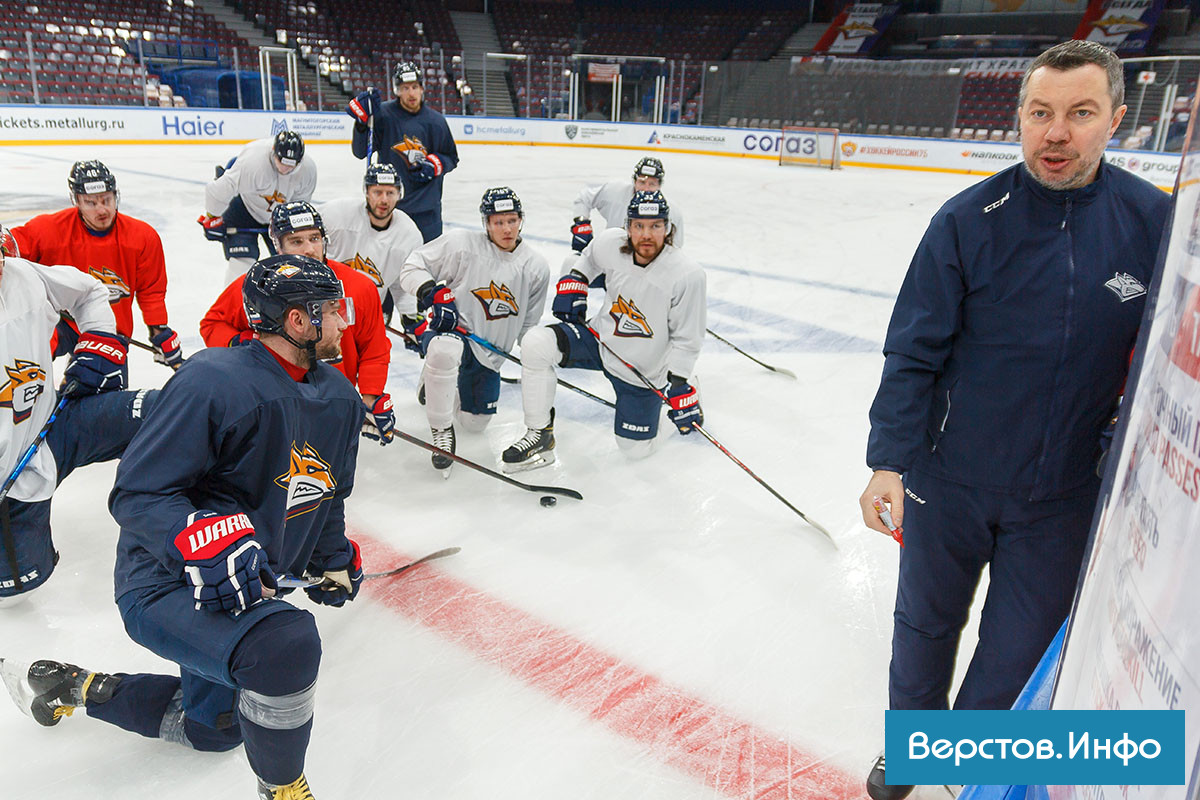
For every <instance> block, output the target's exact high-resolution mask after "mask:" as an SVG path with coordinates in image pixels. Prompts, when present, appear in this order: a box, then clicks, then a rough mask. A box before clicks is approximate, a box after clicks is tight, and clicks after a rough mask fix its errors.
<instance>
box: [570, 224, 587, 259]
mask: <svg viewBox="0 0 1200 800" xmlns="http://www.w3.org/2000/svg"><path fill="white" fill-rule="evenodd" d="M591 243H592V221H591V220H590V219H584V218H583V217H576V218H575V224H574V225H572V226H571V249H572V250H574V251H575V252H576V253H582V252H583V248H585V247H587V246H588V245H589V244H591Z"/></svg>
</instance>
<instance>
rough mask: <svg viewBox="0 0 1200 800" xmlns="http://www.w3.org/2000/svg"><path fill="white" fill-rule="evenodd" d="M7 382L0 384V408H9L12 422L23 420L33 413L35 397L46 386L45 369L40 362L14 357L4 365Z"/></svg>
mask: <svg viewBox="0 0 1200 800" xmlns="http://www.w3.org/2000/svg"><path fill="white" fill-rule="evenodd" d="M4 371H5V372H6V373H8V382H7V383H5V384H4V386H0V408H11V409H12V412H13V424H16V423H19V422H24V421H25V420H27V419H29V415H30V414H32V413H33V407H34V405H36V404H37V399H38V397H39V396H40V395H41V393H42V391H43V390H44V389H45V388H46V371H45V370H44V369H42V366H41V364H37V363H35V362H33V361H23V360H21V359H19V358H18V359H16V361H15V362H13V366H11V367H9V366H5V367H4Z"/></svg>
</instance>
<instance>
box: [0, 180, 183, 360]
mask: <svg viewBox="0 0 1200 800" xmlns="http://www.w3.org/2000/svg"><path fill="white" fill-rule="evenodd" d="M67 187H68V188H69V190H70V197H71V207H70V208H64V209H63V210H62V211H56V212H54V213H53V214H40V215H38V216H36V217H34V218H33V219H31V220H29V222H26V223H25V224H24V225H21V226H19V227H16V228H13V229H12V233H13V236H14V237H15V238H16V240H17V245H18V246H19V247H20V249H21V256H22V257H23V258H27V259H29V260H30V261H34V262H36V263H39V264H69V265H71V266H73V267H75V268H76V269H78V270H79V271H81V272H86V273H87V274H89V275H91V276H92V277H93V278H95V279H96V280H98V281H100V282H101V283H103V284H104V285H105V287H106V288H107V289H108V299H109V303H111V304H112V310H113V314H114V315H115V316H116V318H117V333H119V334H121V335H122V336H125V337H132V336H133V301H134V299H135V298H136V299H137V304H138V308H139V309H141V312H142V320H143V321H144V322H145V323H146V327H147V328H148V329H149V332H150V342H151V344H153V345H154V350H155V355H154V358H155V360H156V361H158V362H159V363H162V364H166V365H167V366H169V367H171V368H172V369H177V368H178V367H179V365H180V364H181V363H182V362H183V351H182V350H181V349H180V348H179V337H178V336H177V335H176V334H175V331H173V330H171V328H170V327H168V326H167V306H166V295H167V268H166V263H165V259H164V258H163V247H162V241H161V240H160V239H159V237H158V232H157V231H155V230H154V228H152V227H150V225H148V224H147V223H145V222H143V221H142V220H140V219H135V218H134V217H131V216H129V215H128V214H122V213H120V212H119V211H118V208H117V207H118V205H119V203H120V199H121V195H120V192H118V191H117V179H116V177H115V176H114V175H113V174H112V172H111V171H109V169H108V167H106V166H104V164H102V163H100V162H99V161H77V162H75V165H74V166H72V167H71V174H70V176H69V177H68V178H67ZM58 336H59V340H60V341H59V344H58V346H57V347H56V349H55V354H56V355H58V354H61V353H69V352H71V349H72V348H73V347H74V346H75V341H76V339H77V338H78V332H77V331H76V330H75V329H74V328H71V327H69V326H68V325H66V324H64V325H60V326H59V327H58Z"/></svg>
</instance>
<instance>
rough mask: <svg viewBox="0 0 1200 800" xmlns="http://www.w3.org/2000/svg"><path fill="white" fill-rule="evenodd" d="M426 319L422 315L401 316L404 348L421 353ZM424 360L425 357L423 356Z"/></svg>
mask: <svg viewBox="0 0 1200 800" xmlns="http://www.w3.org/2000/svg"><path fill="white" fill-rule="evenodd" d="M424 323H425V317H423V316H421V315H420V314H401V315H400V330H402V331H404V346H405V347H406V348H407V349H409V350H412V351H413V352H414V353H420V352H421V334H422V333H423V332H424ZM421 357H422V358H424V356H423V355H422V356H421Z"/></svg>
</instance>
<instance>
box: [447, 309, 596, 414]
mask: <svg viewBox="0 0 1200 800" xmlns="http://www.w3.org/2000/svg"><path fill="white" fill-rule="evenodd" d="M458 332H459V333H461V334H462V335H463V336H466V337H467V338H468V339H470V340H471V341H472V342H475V344H477V345H479V346H480V347H482V348H484V349H486V350H491V351H492V352H493V353H495V354H496V355H498V356H502V357H504V358H507V359H508V360H509V361H512V362H514V363H516V364H520V363H521V359H519V358H517V357H516V356H514V355H513V354H512V353H509V352H507V351H505V350H501V349H500V348H499V347H496V345H494V344H492V343H491V342H489V341H488V340H487V339H484V338H482V337H480V336H477V335H476V334H474V333H471V332H470V331H467V330H463V329H462V328H459V329H458ZM555 381H557V382H558V385H559V386H561V387H563V388H564V389H570V390H571V391H572V392H577V393H578V394H581V395H583V396H584V397H586V398H588V399H591V400H595V401H596V402H597V403H603V404H604V405H606V406H608V407H609V408H616V407H617V404H616V403H613V402H612V401H610V400H605V399H604V398H603V397H601V396H600V395H596V394H592V393H591V392H589V391H588V390H587V389H584V388H581V387H579V386H576V385H575V384H573V383H567V382H566V381H564V380H563V379H562V378H558V377H556V378H555Z"/></svg>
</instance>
